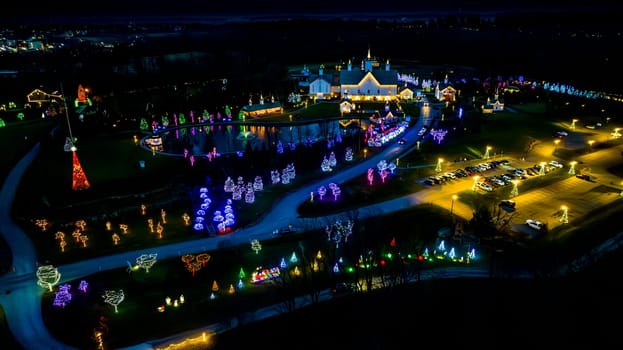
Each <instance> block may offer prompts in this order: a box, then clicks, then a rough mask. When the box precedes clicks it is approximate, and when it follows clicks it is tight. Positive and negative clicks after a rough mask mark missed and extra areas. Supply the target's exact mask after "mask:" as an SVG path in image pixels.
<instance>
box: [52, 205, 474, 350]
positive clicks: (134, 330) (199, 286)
mask: <svg viewBox="0 0 623 350" xmlns="http://www.w3.org/2000/svg"><path fill="white" fill-rule="evenodd" d="M445 214H446V213H445V212H443V211H442V210H440V209H439V208H437V207H435V206H432V205H422V206H418V207H414V208H412V209H410V210H408V211H404V212H401V213H395V214H392V215H388V216H386V217H380V218H376V219H366V220H362V221H361V222H359V223H357V224H356V227H355V229H354V233H353V237H351V238H350V240H349V241H348V242H342V245H341V246H340V247H339V248H336V245H335V243H334V242H329V241H327V235H326V234H325V233H324V232H308V233H304V234H301V235H296V236H286V237H283V238H281V239H278V240H267V241H263V242H261V247H262V249H261V251H259V252H258V253H255V252H254V251H253V250H252V249H251V246H250V245H249V246H238V247H234V248H230V249H225V250H218V251H210V252H206V253H208V254H209V255H210V260H209V261H208V263H207V264H206V265H205V267H203V268H201V269H200V270H198V271H196V272H195V275H194V277H193V275H192V273H191V272H189V270H188V269H187V268H186V267H185V264H184V263H183V262H182V260H181V258H180V259H169V260H163V261H158V262H156V264H155V265H154V266H153V267H152V268H151V269H150V271H149V273H147V272H145V271H144V270H141V269H139V270H135V271H133V272H131V273H128V272H127V271H126V269H118V270H113V271H107V272H103V273H98V274H94V275H91V276H89V277H88V278H86V279H85V280H86V281H87V282H88V283H89V288H88V291H87V292H86V293H82V292H80V291H78V290H77V286H78V285H79V282H80V281H71V282H69V284H70V285H71V286H72V290H74V291H75V292H74V298H73V299H72V301H71V302H70V303H69V304H68V305H67V306H66V307H64V308H59V307H54V306H53V305H52V301H53V298H54V294H53V293H46V295H45V296H44V298H43V300H42V303H43V304H42V305H43V310H44V315H45V316H44V318H45V320H46V324H47V325H48V327H49V328H50V330H51V332H52V333H53V334H54V335H55V336H57V337H58V338H59V339H60V340H62V341H65V342H67V343H69V344H72V345H74V346H78V347H79V348H87V346H88V345H89V344H91V341H90V339H89V337H90V336H91V333H92V330H93V328H94V327H95V326H96V325H97V324H98V320H100V318H101V317H102V316H103V317H104V318H105V319H106V324H107V326H108V329H109V331H108V335H107V341H108V342H109V345H110V346H111V347H113V348H115V347H120V346H127V345H130V344H132V343H136V342H140V341H145V340H147V339H151V338H153V337H155V336H157V337H166V336H167V335H169V334H174V333H177V332H181V331H184V330H187V329H191V328H196V327H200V326H204V325H207V324H210V323H214V322H219V321H226V320H228V319H229V318H231V317H238V315H239V314H240V313H241V312H243V311H247V310H253V309H255V308H259V307H261V306H263V305H270V304H273V303H280V302H282V301H283V300H284V298H287V297H288V296H293V295H303V294H306V293H309V292H310V291H311V290H313V289H318V288H321V289H323V288H327V287H329V286H330V285H331V284H332V283H335V282H336V281H345V282H355V279H356V278H357V277H356V276H357V274H353V273H348V272H347V271H348V267H349V266H351V267H353V266H354V263H356V262H357V260H358V257H359V255H360V254H361V253H362V251H367V248H365V247H379V250H378V251H375V253H374V256H375V261H378V260H376V259H380V258H382V257H383V258H385V259H386V260H387V261H388V264H387V265H386V267H385V269H386V270H385V272H386V273H387V274H392V273H397V272H398V271H399V270H393V269H394V268H397V266H398V265H394V264H392V263H391V261H392V259H391V258H388V255H387V254H388V253H393V254H394V256H398V252H400V255H401V256H403V257H407V256H408V254H411V256H412V257H413V258H414V257H415V256H416V255H417V254H421V253H422V252H423V251H424V248H427V247H428V248H429V249H430V250H431V251H433V250H434V245H436V244H438V242H437V241H436V238H435V237H436V235H437V231H438V229H439V228H440V227H443V226H444V225H447V224H448V223H447V220H448V218H447V215H445ZM413 222H418V225H412V224H411V225H410V223H413ZM405 227H412V229H408V230H405V229H404V228H405ZM393 238H395V241H396V242H397V244H396V246H395V247H392V246H390V244H389V243H390V242H391V241H392V239H393ZM448 249H450V247H449V246H448ZM318 251H320V252H321V258H320V259H318ZM457 252H458V253H459V254H460V249H457ZM293 254H295V255H296V256H297V258H298V262H297V263H293V262H292V261H291V257H292V255H293ZM338 258H342V263H341V268H342V271H344V272H343V273H342V274H339V275H336V274H334V273H332V272H331V271H333V265H334V264H335V262H336V261H338ZM282 259H284V260H285V261H286V262H287V263H288V264H289V266H288V267H287V268H285V269H282V276H283V277H282V278H281V279H280V280H279V282H275V283H264V284H260V285H256V284H253V283H251V282H250V277H251V273H252V272H253V271H255V270H256V268H258V267H263V268H270V267H273V266H279V264H280V262H281V260H282ZM313 262H315V263H316V264H317V266H318V268H319V272H316V273H312V272H311V271H312V270H310V268H309V267H311V266H313V265H312V263H313ZM406 263H407V266H410V267H407V269H408V270H409V271H411V273H412V272H413V271H412V269H414V268H416V265H414V264H415V260H410V259H408V258H407V260H406ZM444 263H446V264H447V263H450V262H447V261H432V262H428V263H426V264H425V267H432V266H438V264H444ZM474 263H478V262H474ZM429 264H430V265H429ZM454 264H459V265H462V264H463V263H454ZM295 265H296V266H298V268H300V269H301V271H303V270H304V269H306V270H305V272H303V274H302V275H301V277H300V279H296V278H292V277H291V275H283V273H284V271H292V269H293V268H294V267H293V266H295ZM305 266H308V267H307V268H305ZM374 266H376V267H374V268H373V269H374V271H375V273H379V271H380V270H378V269H379V268H380V267H379V265H376V264H375V265H374ZM241 269H242V271H243V272H244V277H241V275H240V272H241ZM392 271H395V272H392ZM288 276H290V277H288ZM241 279H242V281H243V285H244V286H243V287H242V288H240V287H239V285H238V283H239V281H240V280H241ZM214 281H216V283H217V285H218V287H219V290H218V291H214V289H213V287H214ZM230 285H231V286H233V288H234V291H235V292H234V293H233V294H230V292H229V290H230ZM118 289H123V290H124V295H125V299H124V301H123V302H122V303H121V304H119V313H115V312H114V308H113V306H111V305H108V304H106V303H105V302H104V301H103V300H102V298H101V295H102V294H103V293H104V291H105V290H118ZM212 293H214V295H215V296H216V298H215V299H211V298H210V296H211V294H212ZM180 295H184V299H185V303H184V304H183V305H180V306H179V307H177V308H175V307H172V306H165V311H164V312H158V311H157V307H158V306H161V305H164V304H165V298H166V297H167V296H169V297H171V298H172V299H179V296H180ZM137 324H140V325H141V327H134V326H133V325H137Z"/></svg>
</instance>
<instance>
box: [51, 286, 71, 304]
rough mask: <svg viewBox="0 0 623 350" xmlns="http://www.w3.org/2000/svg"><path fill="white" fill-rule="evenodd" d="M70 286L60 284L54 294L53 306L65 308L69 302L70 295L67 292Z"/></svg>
mask: <svg viewBox="0 0 623 350" xmlns="http://www.w3.org/2000/svg"><path fill="white" fill-rule="evenodd" d="M70 289H71V286H70V285H69V284H62V285H60V286H58V291H57V292H56V293H55V294H54V302H53V305H54V306H59V307H65V306H66V305H67V304H69V302H70V301H71V293H70V292H69V290H70Z"/></svg>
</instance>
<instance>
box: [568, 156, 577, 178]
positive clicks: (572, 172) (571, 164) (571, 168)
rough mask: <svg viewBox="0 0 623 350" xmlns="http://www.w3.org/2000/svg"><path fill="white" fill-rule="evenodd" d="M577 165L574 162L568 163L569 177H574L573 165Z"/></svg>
mask: <svg viewBox="0 0 623 350" xmlns="http://www.w3.org/2000/svg"><path fill="white" fill-rule="evenodd" d="M576 164H578V162H576V161H575V160H574V161H572V162H571V163H569V165H570V167H569V175H575V165H576Z"/></svg>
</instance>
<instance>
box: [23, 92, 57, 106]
mask: <svg viewBox="0 0 623 350" xmlns="http://www.w3.org/2000/svg"><path fill="white" fill-rule="evenodd" d="M26 98H27V100H28V104H29V105H31V106H33V107H41V106H43V105H47V104H50V103H61V102H62V101H63V96H62V95H61V94H60V93H59V92H58V91H54V92H51V93H47V92H45V91H43V90H41V89H34V90H33V91H31V92H30V93H29V94H28V95H26Z"/></svg>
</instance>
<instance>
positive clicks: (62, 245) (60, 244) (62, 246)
mask: <svg viewBox="0 0 623 350" xmlns="http://www.w3.org/2000/svg"><path fill="white" fill-rule="evenodd" d="M58 245H59V247H61V252H64V251H65V247H66V246H67V241H65V240H64V239H63V240H60V241H59V242H58Z"/></svg>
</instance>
